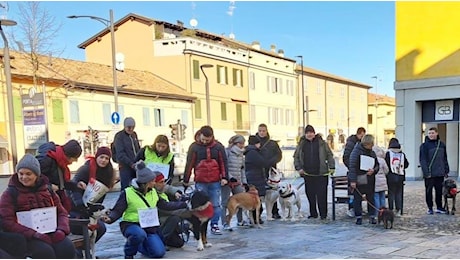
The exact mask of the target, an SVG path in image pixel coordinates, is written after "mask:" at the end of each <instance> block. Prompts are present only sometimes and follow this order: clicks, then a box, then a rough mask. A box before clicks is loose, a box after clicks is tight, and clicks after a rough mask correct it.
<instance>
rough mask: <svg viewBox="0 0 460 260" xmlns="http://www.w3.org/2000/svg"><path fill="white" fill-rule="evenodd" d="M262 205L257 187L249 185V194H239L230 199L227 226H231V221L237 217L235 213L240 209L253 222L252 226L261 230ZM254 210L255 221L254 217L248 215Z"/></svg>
mask: <svg viewBox="0 0 460 260" xmlns="http://www.w3.org/2000/svg"><path fill="white" fill-rule="evenodd" d="M260 205H261V201H260V197H259V192H258V191H257V188H256V186H254V185H249V190H248V191H247V192H241V193H237V194H235V195H233V196H231V197H230V198H229V199H228V203H227V209H228V215H227V217H226V223H227V225H229V226H230V221H231V220H232V217H233V216H234V215H235V213H236V212H237V211H238V208H242V209H243V210H244V213H245V215H246V217H247V218H248V219H250V220H251V224H252V225H257V227H258V228H261V226H260V219H259V218H260V216H259V214H260ZM252 210H255V211H256V219H255V221H254V215H253V214H249V213H248V212H249V211H252Z"/></svg>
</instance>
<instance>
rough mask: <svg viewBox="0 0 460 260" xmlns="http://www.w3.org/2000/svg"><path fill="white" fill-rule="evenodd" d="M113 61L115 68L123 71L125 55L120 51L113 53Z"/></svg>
mask: <svg viewBox="0 0 460 260" xmlns="http://www.w3.org/2000/svg"><path fill="white" fill-rule="evenodd" d="M115 61H116V65H115V69H116V70H118V71H124V70H125V55H124V54H123V53H121V52H118V53H117V54H116V55H115Z"/></svg>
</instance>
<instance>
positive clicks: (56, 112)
mask: <svg viewBox="0 0 460 260" xmlns="http://www.w3.org/2000/svg"><path fill="white" fill-rule="evenodd" d="M51 106H52V108H51V109H52V110H53V122H54V123H64V109H63V106H62V100H60V99H53V100H51Z"/></svg>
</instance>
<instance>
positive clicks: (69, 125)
mask: <svg viewBox="0 0 460 260" xmlns="http://www.w3.org/2000/svg"><path fill="white" fill-rule="evenodd" d="M11 56H12V59H11V74H12V86H13V102H14V103H13V104H14V123H15V132H16V136H13V137H11V136H10V134H9V133H8V132H9V131H8V125H9V123H10V122H9V118H8V117H7V114H8V110H7V107H8V106H7V98H6V83H5V78H4V73H3V71H2V72H1V74H0V80H1V88H2V90H1V93H2V95H3V98H2V99H1V104H0V135H1V137H2V138H1V139H2V140H3V141H4V142H6V143H4V144H3V146H4V147H5V148H3V149H1V148H0V150H1V152H2V153H1V154H2V156H3V157H2V158H1V165H0V174H8V173H11V169H12V168H11V166H12V165H11V163H10V162H11V152H10V150H9V149H6V147H9V146H10V144H9V141H8V140H10V138H15V139H16V142H17V152H18V157H21V156H22V155H24V153H25V152H26V151H27V152H32V153H33V152H34V151H35V149H36V148H37V147H38V145H40V144H41V143H43V142H45V141H46V140H47V139H48V140H51V141H54V142H55V143H57V144H62V143H64V142H66V141H67V140H69V139H77V140H79V141H80V143H81V145H82V147H83V148H84V150H85V154H91V153H94V149H95V146H94V145H91V144H89V143H88V140H87V138H86V136H85V130H88V128H89V127H91V128H92V129H93V130H97V131H98V132H99V136H98V137H99V142H98V143H97V145H99V146H101V145H108V144H109V143H111V142H112V139H113V135H114V133H115V132H116V131H118V130H121V129H122V127H123V126H122V122H123V119H124V118H125V117H127V116H133V115H136V116H135V119H136V131H137V133H138V134H139V137H140V139H142V143H143V144H144V145H146V144H151V143H152V142H153V140H154V138H155V136H156V135H158V134H165V135H168V136H170V130H171V129H170V128H169V124H168V122H170V120H171V121H172V120H174V119H176V118H181V117H183V118H189V114H190V111H191V108H192V105H193V101H194V100H195V99H196V98H195V97H194V96H193V95H191V94H189V93H188V92H187V91H185V90H184V89H182V88H181V87H179V86H177V85H175V84H172V83H171V82H168V81H166V80H164V79H162V78H160V77H158V76H157V75H155V74H153V73H152V72H147V71H139V70H132V69H126V70H124V71H123V72H118V82H119V85H120V87H119V88H118V102H119V109H118V110H119V113H120V116H121V120H120V124H119V125H114V124H113V123H112V121H111V114H112V112H113V111H114V96H113V85H112V82H113V81H112V79H113V78H112V69H111V68H110V67H108V66H106V65H103V64H96V63H91V62H82V61H74V60H68V59H60V58H54V57H47V56H38V57H39V66H38V68H39V69H38V71H37V73H36V76H37V82H39V85H38V86H35V87H34V86H33V84H32V82H33V81H32V76H33V73H32V70H31V63H30V61H29V57H30V55H28V54H27V53H19V52H11ZM1 57H2V58H3V56H1ZM32 94H35V95H32ZM43 97H44V98H43ZM37 100H38V101H37ZM40 100H41V101H43V102H42V103H40V102H41V101H40ZM34 102H37V103H35V104H34ZM166 110H167V111H168V114H167V115H166V114H165V113H164V111H166ZM184 123H187V122H185V121H184ZM152 129H155V131H152ZM186 136H188V138H190V139H191V138H192V136H193V133H192V131H191V129H186ZM172 143H173V144H174V142H173V141H172ZM174 148H176V147H174ZM177 148H178V147H177ZM83 162H84V157H83V156H82V157H81V158H80V160H79V162H78V163H77V164H74V165H72V168H73V169H75V168H76V167H78V166H79V165H81V164H82V163H83Z"/></svg>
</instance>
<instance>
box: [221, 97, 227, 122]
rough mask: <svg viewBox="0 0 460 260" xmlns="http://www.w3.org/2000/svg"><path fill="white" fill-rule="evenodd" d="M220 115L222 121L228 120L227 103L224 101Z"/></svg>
mask: <svg viewBox="0 0 460 260" xmlns="http://www.w3.org/2000/svg"><path fill="white" fill-rule="evenodd" d="M220 117H221V119H222V121H227V104H226V103H224V102H222V103H220Z"/></svg>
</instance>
